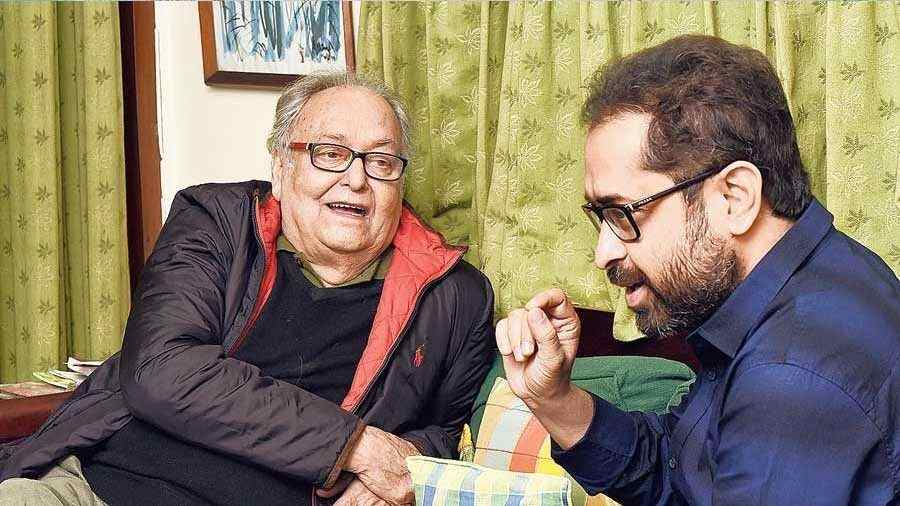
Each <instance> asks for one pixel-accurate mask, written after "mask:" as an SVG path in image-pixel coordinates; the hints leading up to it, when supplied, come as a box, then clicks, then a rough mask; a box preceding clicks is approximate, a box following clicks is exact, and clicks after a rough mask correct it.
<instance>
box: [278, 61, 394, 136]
mask: <svg viewBox="0 0 900 506" xmlns="http://www.w3.org/2000/svg"><path fill="white" fill-rule="evenodd" d="M340 86H357V87H360V88H365V89H367V90H369V91H371V92H372V93H374V94H376V95H378V96H379V97H381V98H383V99H384V100H385V102H387V103H388V105H390V106H391V109H392V110H393V111H394V116H396V118H397V123H398V124H399V125H400V135H401V142H402V144H403V145H402V147H401V153H402V154H408V152H409V150H410V132H409V117H408V116H407V115H406V109H405V108H404V107H403V103H402V102H401V101H400V99H399V98H398V97H397V96H396V95H395V94H394V93H393V92H392V91H391V90H389V89H388V88H387V86H385V85H384V84H383V83H380V82H378V81H373V80H369V79H366V78H363V77H360V76H358V75H356V74H351V73H347V72H317V73H313V74H310V75H307V76H303V77H301V78H300V79H297V80H296V81H294V82H293V83H291V84H290V85H288V86H287V87H286V88H285V89H284V91H283V92H282V93H281V96H280V97H279V98H278V105H276V106H275V121H274V122H273V123H272V130H271V131H270V132H269V138H268V139H267V140H266V147H267V148H268V150H269V153H271V154H275V153H276V152H279V153H285V152H286V151H287V149H288V144H290V142H291V140H290V137H291V130H293V128H294V125H295V124H296V123H297V118H298V117H299V116H300V112H301V110H302V109H303V106H305V105H306V103H307V102H309V99H310V98H312V96H313V95H315V94H316V93H319V92H320V91H325V90H327V89H329V88H336V87H340ZM349 120H351V118H348V121H349Z"/></svg>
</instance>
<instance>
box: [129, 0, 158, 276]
mask: <svg viewBox="0 0 900 506" xmlns="http://www.w3.org/2000/svg"><path fill="white" fill-rule="evenodd" d="M154 16H155V12H154V5H153V2H134V3H132V2H120V3H119V23H120V29H121V42H122V87H123V88H124V94H123V98H124V119H125V181H126V198H127V207H128V264H129V270H130V272H131V286H132V288H133V287H134V286H135V284H136V283H137V280H138V276H139V274H140V272H141V269H142V268H143V266H144V261H145V260H146V259H147V257H148V256H149V255H150V252H151V251H152V250H153V245H154V244H155V243H156V237H157V235H159V229H160V227H161V226H162V215H161V214H162V210H161V203H160V200H161V195H162V190H161V185H160V175H159V161H160V156H159V138H158V135H157V126H156V124H157V118H156V40H155V33H154V31H155V28H156V21H155V18H154Z"/></svg>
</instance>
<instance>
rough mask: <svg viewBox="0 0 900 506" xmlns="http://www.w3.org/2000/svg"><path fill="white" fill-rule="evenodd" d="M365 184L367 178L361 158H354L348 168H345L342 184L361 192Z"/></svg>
mask: <svg viewBox="0 0 900 506" xmlns="http://www.w3.org/2000/svg"><path fill="white" fill-rule="evenodd" d="M367 183H368V178H367V176H366V169H365V166H364V165H363V161H362V158H356V159H354V160H353V161H352V162H351V163H350V166H349V167H347V171H346V172H345V173H344V184H346V185H347V186H349V187H350V188H351V189H353V190H361V189H363V188H365V186H366V184H367Z"/></svg>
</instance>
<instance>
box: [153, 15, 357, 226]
mask: <svg viewBox="0 0 900 506" xmlns="http://www.w3.org/2000/svg"><path fill="white" fill-rule="evenodd" d="M359 8H360V5H359V2H358V1H355V2H353V21H354V34H355V33H357V32H358V29H357V27H358V23H359ZM155 9H156V59H157V62H156V72H157V104H158V105H157V107H158V108H159V110H158V111H157V117H158V121H159V144H160V156H161V158H162V160H161V162H160V178H161V187H162V214H163V220H165V217H166V216H167V215H168V214H169V206H170V205H171V203H172V199H173V198H174V197H175V193H177V192H178V190H180V189H182V188H185V187H187V186H191V185H195V184H200V183H208V182H221V181H243V180H246V179H269V177H270V175H269V163H270V162H269V155H268V153H267V152H266V147H265V141H266V136H267V134H268V132H269V128H270V127H271V125H272V117H273V114H274V112H275V102H276V101H277V100H278V92H277V91H261V90H249V89H231V88H222V87H217V86H207V85H206V84H204V82H203V58H202V55H201V51H200V22H199V16H198V14H197V4H195V3H193V2H157V3H156V6H155Z"/></svg>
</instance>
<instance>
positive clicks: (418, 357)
mask: <svg viewBox="0 0 900 506" xmlns="http://www.w3.org/2000/svg"><path fill="white" fill-rule="evenodd" d="M424 361H425V345H424V344H420V345H419V346H417V347H416V353H415V355H413V360H412V363H413V365H414V366H416V367H420V366H421V365H422V362H424Z"/></svg>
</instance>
